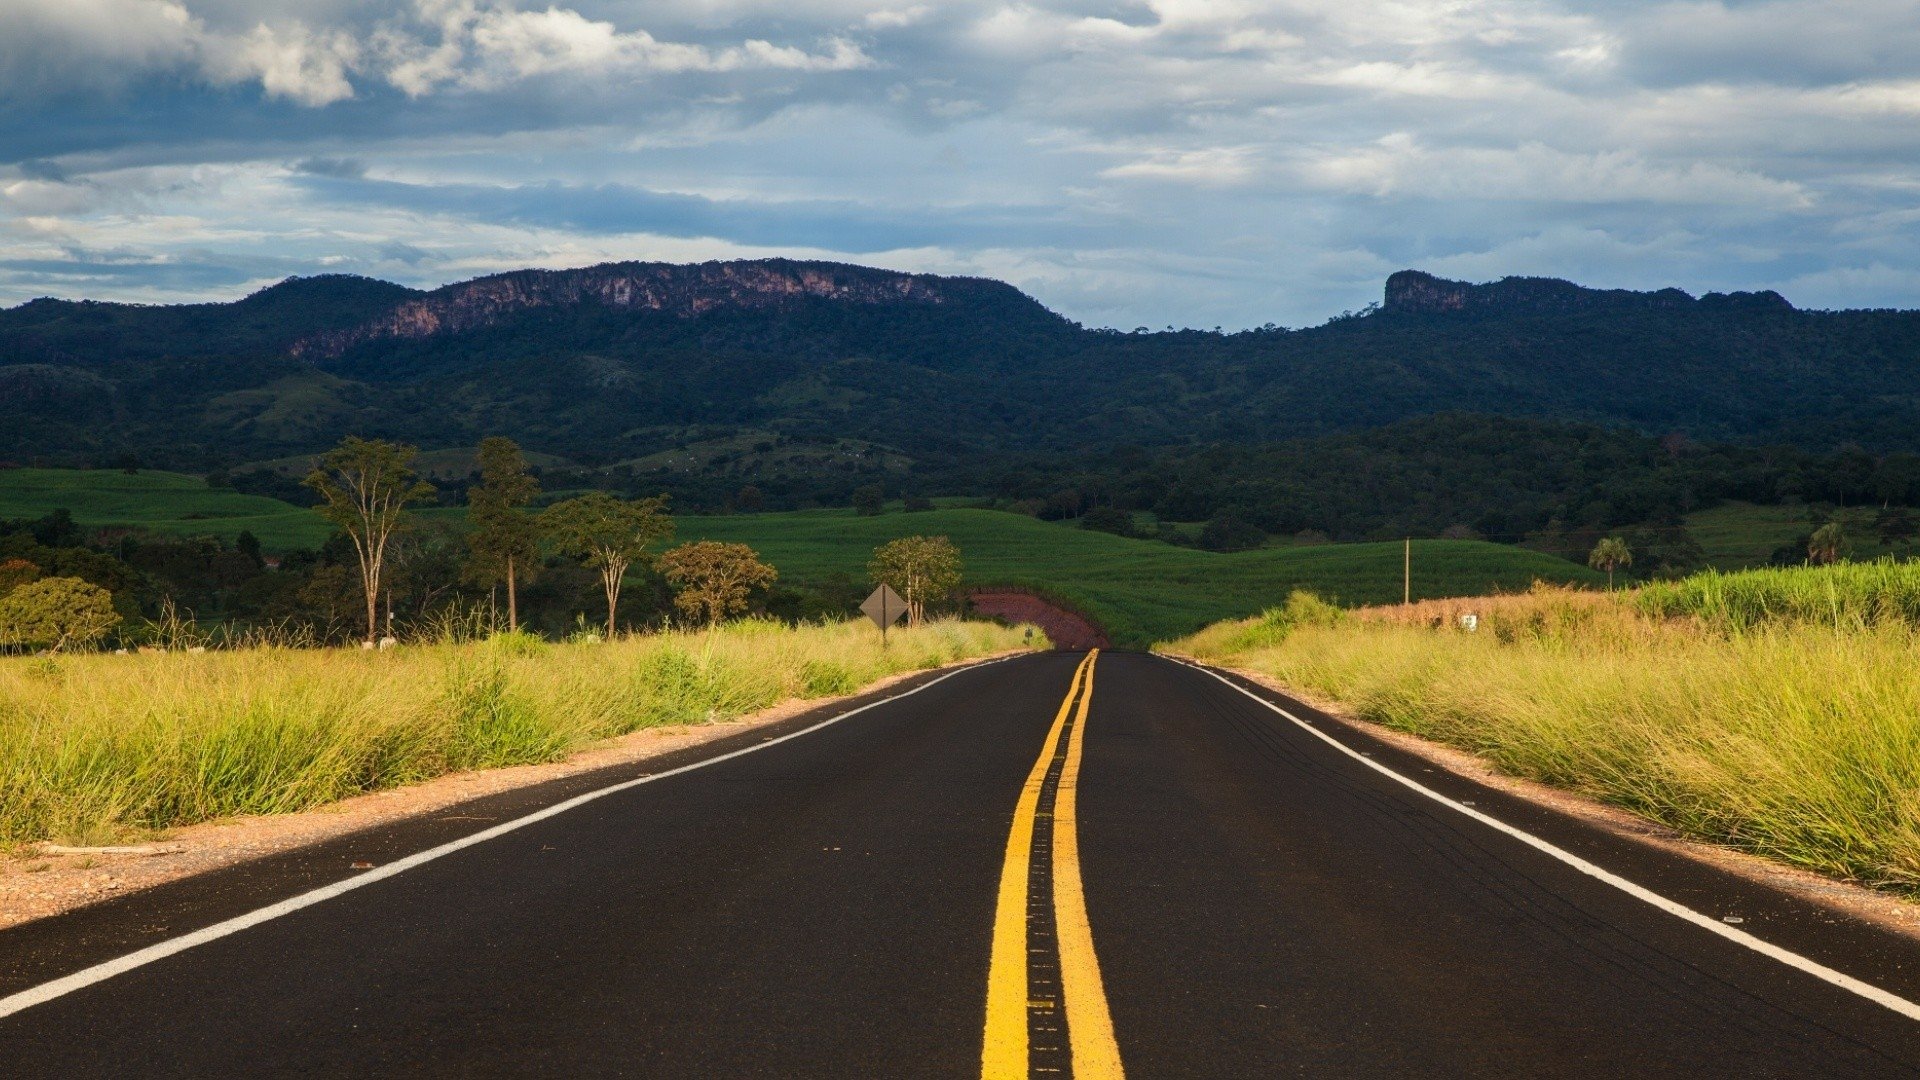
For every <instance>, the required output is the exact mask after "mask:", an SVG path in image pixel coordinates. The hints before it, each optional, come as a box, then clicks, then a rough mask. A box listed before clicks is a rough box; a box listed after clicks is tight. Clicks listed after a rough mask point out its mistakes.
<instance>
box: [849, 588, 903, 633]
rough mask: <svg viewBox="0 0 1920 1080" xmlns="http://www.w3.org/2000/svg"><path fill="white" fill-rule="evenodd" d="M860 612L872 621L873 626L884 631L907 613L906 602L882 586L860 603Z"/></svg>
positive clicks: (890, 589) (897, 594)
mask: <svg viewBox="0 0 1920 1080" xmlns="http://www.w3.org/2000/svg"><path fill="white" fill-rule="evenodd" d="M860 610H861V611H862V612H865V613H866V616H867V618H869V619H872V620H873V625H875V626H877V627H879V628H880V629H881V630H882V631H884V630H886V628H887V627H889V626H892V625H893V624H894V623H897V622H899V621H900V616H902V615H905V614H906V613H907V602H906V601H905V600H902V599H900V594H899V593H897V592H894V591H893V589H892V588H891V587H889V586H886V585H882V586H880V587H879V588H877V589H875V590H873V595H872V596H869V597H867V598H866V599H865V600H863V601H861V603H860Z"/></svg>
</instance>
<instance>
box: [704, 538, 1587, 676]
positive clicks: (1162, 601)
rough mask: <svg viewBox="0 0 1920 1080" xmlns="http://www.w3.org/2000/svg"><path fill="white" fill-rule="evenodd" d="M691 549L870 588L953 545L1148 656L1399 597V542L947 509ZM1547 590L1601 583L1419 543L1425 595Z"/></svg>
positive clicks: (1519, 552) (1515, 556)
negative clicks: (1272, 620) (1137, 536)
mask: <svg viewBox="0 0 1920 1080" xmlns="http://www.w3.org/2000/svg"><path fill="white" fill-rule="evenodd" d="M678 526H679V536H680V538H681V539H703V540H706V539H711V540H727V541H733V542H736V543H744V544H749V545H752V546H753V547H754V548H755V549H756V550H758V551H759V552H760V553H761V554H762V555H763V556H764V557H765V558H766V559H767V561H768V562H770V563H772V564H773V565H774V566H776V567H778V568H779V570H780V572H781V574H782V575H783V576H785V577H787V578H789V579H798V580H807V579H814V580H818V579H821V578H824V577H827V576H828V575H832V574H845V575H847V576H848V577H850V578H853V579H854V580H856V581H857V580H863V579H864V576H865V573H866V563H867V559H868V557H869V556H870V555H871V554H872V552H873V549H874V548H875V547H877V546H879V545H880V544H883V543H885V542H887V541H888V540H892V539H895V538H897V537H901V536H908V535H912V534H915V533H923V534H928V535H944V536H947V537H950V538H951V539H952V540H953V542H954V543H955V544H957V545H958V546H959V548H960V553H961V558H962V560H963V561H964V562H965V564H966V581H967V584H969V585H1021V586H1029V587H1033V588H1038V589H1042V590H1045V591H1047V592H1050V593H1053V594H1056V595H1058V596H1060V597H1062V598H1063V599H1065V600H1068V601H1070V602H1072V603H1073V604H1075V605H1076V606H1078V607H1080V608H1082V609H1083V610H1084V611H1085V612H1086V613H1087V614H1088V615H1091V616H1092V617H1093V618H1095V619H1097V620H1099V621H1100V622H1101V624H1102V625H1104V626H1105V627H1106V628H1107V630H1108V632H1109V633H1111V634H1112V635H1113V636H1114V638H1115V641H1116V642H1118V643H1121V644H1130V645H1144V644H1149V643H1151V642H1153V641H1156V640H1163V639H1165V638H1170V637H1177V636H1179V635H1181V634H1186V633H1191V632H1192V631H1194V630H1196V629H1198V628H1200V627H1201V626H1203V625H1205V624H1206V623H1209V622H1213V621H1215V620H1218V619H1226V618H1235V617H1238V616H1242V615H1248V614H1251V613H1253V612H1256V611H1259V610H1261V609H1262V608H1265V607H1268V606H1270V605H1272V604H1274V603H1277V602H1279V601H1280V600H1283V599H1285V598H1286V596H1287V594H1288V593H1290V592H1291V591H1293V590H1294V589H1296V588H1307V589H1312V590H1314V591H1316V592H1318V593H1320V594H1321V595H1322V596H1326V597H1328V598H1330V599H1334V600H1337V601H1338V602H1340V603H1343V604H1371V603H1386V602H1390V601H1397V600H1399V599H1400V591H1401V546H1400V545H1399V544H1394V543H1387V544H1328V545H1323V546H1316V547H1295V548H1264V549H1261V550H1258V551H1245V552H1237V553H1234V554H1226V555H1223V554H1216V553H1214V552H1208V551H1197V550H1194V549H1191V548H1178V547H1172V546H1170V545H1167V544H1162V543H1158V542H1155V541H1148V540H1129V539H1125V538H1122V537H1118V536H1111V535H1109V534H1106V533H1100V532H1092V531H1089V530H1084V529H1077V528H1073V527H1070V526H1064V525H1057V524H1053V523H1050V522H1044V521H1038V520H1035V519H1033V518H1029V517H1025V516H1023V515H1019V514H1009V513H1002V512H998V511H992V510H967V509H949V510H932V511H925V512H922V513H916V514H883V515H880V516H877V517H859V516H857V515H855V514H854V513H853V512H852V511H850V510H818V511H803V512H800V513H792V514H759V515H738V516H733V517H683V518H680V519H678ZM1536 579H1539V580H1546V581H1550V582H1558V583H1577V584H1594V583H1598V582H1602V581H1604V580H1605V578H1604V576H1603V575H1600V574H1598V573H1596V572H1594V571H1592V570H1589V569H1587V568H1586V567H1584V566H1576V565H1575V564H1573V563H1570V562H1567V561H1566V560H1564V559H1556V558H1554V557H1552V556H1549V555H1543V554H1540V553H1539V552H1534V551H1528V550H1525V549H1522V548H1516V547H1507V546H1503V545H1499V544H1488V543H1482V542H1479V541H1474V540H1418V541H1415V542H1414V545H1413V590H1414V595H1415V596H1416V597H1434V596H1459V595H1468V594H1474V593H1482V592H1495V591H1508V592H1512V591H1518V590H1522V589H1525V588H1527V587H1528V586H1529V585H1530V584H1532V583H1533V582H1534V581H1535V580H1536Z"/></svg>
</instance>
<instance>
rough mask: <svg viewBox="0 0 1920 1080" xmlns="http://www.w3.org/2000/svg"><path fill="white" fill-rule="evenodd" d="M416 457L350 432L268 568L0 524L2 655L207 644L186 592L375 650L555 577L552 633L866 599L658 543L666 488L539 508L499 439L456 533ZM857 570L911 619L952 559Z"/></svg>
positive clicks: (934, 543)
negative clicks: (559, 582)
mask: <svg viewBox="0 0 1920 1080" xmlns="http://www.w3.org/2000/svg"><path fill="white" fill-rule="evenodd" d="M417 455H418V450H417V448H415V447H412V446H410V445H407V444H404V443H399V442H393V441H389V440H384V439H363V438H359V437H357V436H349V437H347V438H346V439H344V440H343V441H342V442H341V443H340V444H339V445H338V446H336V447H335V448H334V449H332V450H330V451H328V452H327V453H326V454H324V455H322V456H321V457H320V458H319V459H318V461H317V462H316V465H315V468H314V469H313V470H312V471H311V472H310V473H309V474H308V475H307V477H306V479H305V484H306V486H307V487H308V489H309V490H311V491H312V492H314V494H315V496H316V497H317V499H318V502H317V504H316V506H315V510H316V511H317V512H318V513H319V514H320V515H321V516H322V517H324V518H325V519H326V520H327V521H328V522H329V523H330V524H332V525H333V526H334V528H335V529H336V530H337V531H336V532H335V533H334V535H333V537H332V538H331V539H330V540H329V541H328V542H327V543H326V544H325V545H323V547H322V548H321V549H320V550H319V551H317V552H296V553H292V554H290V555H288V556H287V557H285V558H284V559H283V560H281V561H280V562H279V563H278V565H277V566H275V565H274V563H273V562H272V561H271V560H269V558H268V557H267V556H266V555H265V554H264V553H263V552H262V550H261V546H260V544H259V541H258V540H257V539H255V538H254V537H252V536H251V534H247V533H242V534H241V535H240V536H239V537H238V538H237V539H236V540H235V541H233V542H232V543H231V544H229V543H226V542H223V541H220V540H218V539H215V538H212V537H195V538H186V539H183V538H171V537H157V536H151V535H146V534H141V533H138V532H136V531H132V530H102V531H100V533H98V534H96V536H95V537H94V539H93V541H92V542H89V541H88V540H87V539H86V538H85V537H84V536H83V534H82V530H81V529H80V528H79V527H78V526H77V525H75V523H74V522H73V520H72V516H71V515H70V514H69V513H67V512H65V511H56V512H55V513H53V514H50V515H48V516H47V517H46V518H43V519H40V520H38V521H28V522H0V647H20V646H28V647H38V648H49V649H54V650H58V649H61V648H69V647H76V646H83V645H87V644H91V643H94V642H98V641H100V640H101V639H103V638H105V637H106V636H107V635H109V634H110V633H113V632H115V631H116V630H120V629H122V628H124V627H127V626H130V625H133V624H135V623H136V622H140V621H144V622H145V624H146V627H147V633H146V634H145V635H144V637H146V638H157V639H170V640H171V643H174V644H191V643H193V642H196V641H204V640H207V638H208V635H207V634H206V633H205V632H204V631H201V630H199V629H197V628H196V627H197V624H196V621H195V619H194V617H193V616H192V615H191V614H189V615H188V616H187V617H186V618H184V619H183V618H181V617H180V615H179V610H180V602H181V601H186V602H187V603H189V604H192V603H194V602H196V601H198V602H202V603H206V604H208V606H210V607H211V608H212V609H213V621H214V622H216V623H220V624H224V626H225V628H226V629H227V630H228V631H230V632H229V633H228V635H227V639H228V640H235V639H236V638H237V639H239V640H247V639H249V637H250V636H251V638H253V639H260V640H269V639H270V640H273V641H276V642H280V643H293V644H323V643H326V642H328V641H338V640H340V639H341V638H343V637H346V636H348V635H349V634H351V635H352V636H355V637H358V638H359V640H360V641H361V642H362V644H363V646H365V647H378V646H380V645H381V644H382V643H383V642H385V641H387V640H388V639H390V638H392V637H393V636H394V634H395V630H396V620H395V611H396V607H397V608H398V609H399V610H400V611H402V612H405V613H408V614H410V615H411V616H412V617H413V618H412V624H413V626H415V627H416V628H418V627H420V626H422V625H423V624H424V625H426V626H428V627H429V630H430V631H432V632H437V633H439V634H441V635H442V636H444V635H446V634H448V633H455V632H461V630H462V627H461V626H460V625H457V624H461V623H463V622H464V623H466V624H469V625H467V626H466V627H465V630H466V632H472V630H473V624H480V625H482V626H483V628H484V629H490V628H491V627H492V625H493V620H494V618H495V617H496V616H497V615H498V614H499V606H498V604H497V601H498V600H500V599H504V628H505V629H506V631H507V632H509V633H519V632H520V631H521V629H522V621H523V620H522V615H523V608H524V599H525V597H526V593H527V590H528V589H529V587H535V588H538V587H541V586H545V585H546V584H547V583H548V581H549V579H554V578H562V579H566V584H565V587H563V588H561V589H558V590H548V591H546V592H545V593H544V594H543V595H542V596H540V598H539V603H538V605H537V606H538V607H539V608H540V611H541V614H542V615H543V616H544V622H545V626H544V629H545V630H546V631H547V632H552V631H554V630H556V629H559V630H561V631H562V632H565V629H566V628H565V625H564V623H562V624H560V625H559V626H557V627H556V625H555V620H554V618H553V616H554V614H555V609H556V608H557V609H560V610H562V611H572V612H578V611H579V610H580V609H581V608H584V607H586V606H588V604H589V603H592V602H598V603H600V604H604V609H605V621H604V622H603V623H602V624H601V625H600V627H599V628H598V629H589V628H588V626H587V624H586V622H585V619H584V615H576V617H575V622H574V626H573V627H572V636H573V637H574V638H575V639H576V640H578V639H588V640H597V639H599V638H601V637H607V638H611V637H613V636H615V635H617V634H618V633H619V632H620V630H621V623H620V620H619V616H620V614H621V611H622V602H623V600H626V599H629V598H630V597H629V593H630V590H631V588H632V587H635V586H636V582H637V587H639V588H641V589H642V591H643V596H642V598H641V603H640V604H639V608H640V610H642V611H644V612H646V613H648V614H649V615H650V616H652V617H653V618H654V619H655V620H656V621H665V620H667V619H671V618H673V617H675V616H677V617H678V618H679V619H682V620H685V621H687V622H690V623H695V624H701V625H709V626H711V625H714V624H717V623H719V622H721V621H723V620H725V619H727V618H730V617H733V616H738V615H741V614H744V613H747V612H749V611H761V612H764V613H766V614H768V615H771V616H774V617H778V618H786V619H790V620H801V619H815V618H839V617H844V616H845V615H846V614H847V613H848V612H849V611H850V609H851V608H852V607H853V606H854V604H855V603H856V602H857V600H858V598H859V595H861V586H859V585H857V584H856V583H855V582H853V581H851V580H848V579H847V578H845V577H844V576H842V577H839V578H838V579H829V580H827V581H825V582H821V583H817V584H816V585H814V586H813V587H811V588H801V589H787V590H786V591H784V592H780V593H776V591H775V590H776V588H777V587H778V583H779V573H778V571H777V570H776V569H775V568H774V567H772V566H770V565H768V564H767V563H766V562H765V561H763V560H762V559H761V558H760V556H759V555H758V553H757V552H755V551H754V550H753V549H752V548H751V547H749V546H747V545H745V544H736V543H725V542H721V541H713V540H697V541H691V542H687V543H682V544H679V545H677V546H673V547H665V548H664V550H660V549H661V548H662V547H663V546H664V545H665V544H667V543H669V542H670V541H671V539H672V537H673V534H674V523H673V519H672V518H671V517H670V516H669V514H668V501H669V500H668V498H667V497H666V496H665V495H656V496H648V497H640V498H633V497H623V496H622V495H619V494H615V493H612V492H607V491H600V490H589V491H586V492H583V493H580V494H578V495H573V496H571V497H568V498H564V499H560V500H557V501H553V502H551V503H550V504H548V505H545V506H544V507H537V506H536V503H537V502H538V501H539V500H540V499H541V497H542V495H543V492H542V490H541V484H540V482H539V478H538V477H537V476H536V475H534V472H533V470H532V469H530V468H529V466H528V464H527V461H526V458H525V455H524V454H523V453H522V452H521V450H520V448H519V446H518V445H516V444H515V443H514V442H513V440H511V439H507V438H502V437H489V438H487V439H485V440H483V441H482V443H481V445H480V447H479V451H478V455H477V460H478V469H477V475H476V476H475V477H474V479H473V482H472V483H470V484H468V485H467V486H466V488H465V490H464V495H465V501H466V504H467V515H466V518H467V521H466V525H467V527H466V528H465V529H464V530H458V529H455V528H453V527H451V526H449V525H448V524H446V523H444V522H429V521H427V520H425V519H423V518H421V517H420V516H419V515H418V514H417V513H416V512H415V511H417V510H418V509H420V508H422V507H424V506H426V505H428V504H430V503H431V502H433V501H434V500H435V498H436V497H437V494H438V493H437V492H436V490H435V489H434V487H433V485H431V484H429V483H428V482H426V481H425V480H424V479H422V478H421V477H420V475H419V473H418V471H417V469H416V467H415V465H416V458H417ZM641 570H644V571H645V573H644V574H636V573H635V571H641ZM868 570H869V576H870V578H871V581H872V582H874V583H879V582H885V583H887V584H889V585H892V586H893V587H894V588H895V590H896V591H898V592H900V593H901V594H902V595H903V596H904V597H906V598H907V600H908V602H909V607H910V616H911V618H912V619H913V620H914V621H915V622H918V621H921V620H922V619H924V618H925V617H926V613H927V609H928V606H929V605H935V604H939V603H941V602H942V601H945V600H947V599H949V598H950V597H951V596H952V595H953V594H954V591H955V589H956V588H957V586H958V583H959V576H960V562H959V553H958V551H957V550H956V549H955V548H954V546H953V545H952V544H951V542H950V541H948V540H947V539H946V538H944V537H907V538H903V539H901V540H896V541H893V542H891V543H889V544H887V545H885V546H883V547H882V548H880V549H879V550H878V551H876V553H875V555H874V559H873V561H872V563H871V564H870V566H869V568H868ZM471 590H483V593H482V594H480V595H476V594H475V593H474V592H472V591H471ZM481 596H484V598H485V599H484V603H479V601H480V599H481ZM590 596H591V597H593V598H594V599H593V600H589V597H590ZM476 605H477V606H476ZM633 606H634V605H632V604H629V605H628V607H629V608H632V607H633ZM349 607H351V608H352V611H351V612H349V611H348V610H347V609H348V608H349ZM628 614H629V616H631V615H632V614H633V612H632V611H629V612H628ZM355 623H357V624H358V629H356V630H352V631H348V630H347V627H349V626H351V625H353V624H355ZM236 627H239V628H241V632H239V633H238V634H235V633H233V632H231V631H234V630H235V628H236ZM136 636H138V635H136Z"/></svg>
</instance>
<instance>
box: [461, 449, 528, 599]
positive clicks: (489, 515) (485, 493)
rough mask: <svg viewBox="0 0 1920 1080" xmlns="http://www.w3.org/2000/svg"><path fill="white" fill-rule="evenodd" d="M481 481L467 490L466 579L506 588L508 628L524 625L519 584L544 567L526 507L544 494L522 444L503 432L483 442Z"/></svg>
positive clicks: (481, 450)
mask: <svg viewBox="0 0 1920 1080" xmlns="http://www.w3.org/2000/svg"><path fill="white" fill-rule="evenodd" d="M479 456H480V482H479V483H478V484H475V485H474V486H473V487H471V488H468V489H467V508H468V509H467V520H468V521H469V522H471V523H472V525H473V531H472V532H470V533H468V534H467V546H468V547H469V549H470V550H471V555H470V556H469V557H468V560H467V577H468V579H469V580H471V581H473V582H474V583H476V584H479V585H487V586H492V585H495V584H502V583H504V584H505V585H506V587H507V629H508V630H510V631H517V630H519V629H520V595H519V583H520V582H521V581H525V580H531V579H532V577H533V575H534V574H535V573H536V572H537V570H538V567H539V565H540V563H539V559H540V527H539V523H538V522H536V521H535V520H534V519H533V517H532V515H530V514H528V513H527V512H526V505H527V504H528V503H530V502H532V501H533V498H534V496H536V495H538V494H540V481H538V480H536V479H534V478H533V476H532V475H531V474H529V473H528V471H527V459H526V458H525V457H524V456H522V455H521V453H520V446H519V444H517V443H515V442H514V441H513V440H512V439H507V438H502V437H500V436H498V435H495V436H492V437H489V438H485V439H482V440H480V455H479Z"/></svg>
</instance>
